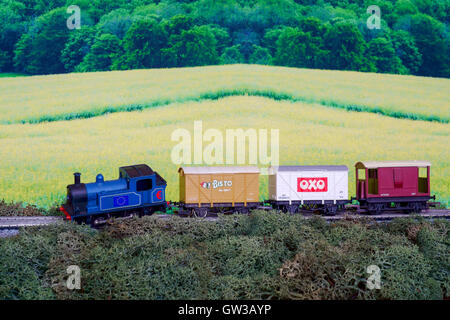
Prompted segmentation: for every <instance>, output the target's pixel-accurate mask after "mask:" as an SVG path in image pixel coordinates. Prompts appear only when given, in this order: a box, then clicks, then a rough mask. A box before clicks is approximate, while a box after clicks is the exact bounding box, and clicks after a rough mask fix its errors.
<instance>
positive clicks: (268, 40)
mask: <svg viewBox="0 0 450 320" xmlns="http://www.w3.org/2000/svg"><path fill="white" fill-rule="evenodd" d="M285 28H286V27H285V26H277V27H274V28H272V29H268V30H267V31H266V33H265V34H264V37H263V40H262V45H263V46H264V47H265V48H267V49H269V50H270V54H271V55H272V56H274V55H275V54H276V52H277V40H278V39H279V38H280V35H281V34H282V33H283V31H284V29H285Z"/></svg>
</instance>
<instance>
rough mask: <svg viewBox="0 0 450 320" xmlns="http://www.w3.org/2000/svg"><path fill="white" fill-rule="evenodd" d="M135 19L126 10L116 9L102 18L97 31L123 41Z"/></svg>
mask: <svg viewBox="0 0 450 320" xmlns="http://www.w3.org/2000/svg"><path fill="white" fill-rule="evenodd" d="M132 23H133V17H132V15H130V13H129V12H128V10H126V9H116V10H113V11H111V12H110V13H108V14H105V15H104V16H102V17H101V19H100V21H99V23H98V24H97V29H98V30H99V31H100V32H101V33H109V34H113V35H115V36H117V37H118V38H119V39H123V37H124V36H125V34H126V33H127V31H128V29H129V28H130V26H131V24H132Z"/></svg>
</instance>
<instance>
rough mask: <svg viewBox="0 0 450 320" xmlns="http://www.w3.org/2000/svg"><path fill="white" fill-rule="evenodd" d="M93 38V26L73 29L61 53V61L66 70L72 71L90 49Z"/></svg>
mask: <svg viewBox="0 0 450 320" xmlns="http://www.w3.org/2000/svg"><path fill="white" fill-rule="evenodd" d="M94 38H95V29H94V28H93V27H82V28H81V29H79V30H73V31H71V33H70V36H69V39H68V40H67V42H66V45H65V47H64V49H63V51H62V53H61V61H62V63H64V68H65V69H66V71H68V72H73V71H74V70H75V67H76V66H78V65H79V64H80V63H81V62H82V61H83V59H84V57H85V56H86V55H87V54H88V53H89V51H90V50H91V47H92V44H93V42H94Z"/></svg>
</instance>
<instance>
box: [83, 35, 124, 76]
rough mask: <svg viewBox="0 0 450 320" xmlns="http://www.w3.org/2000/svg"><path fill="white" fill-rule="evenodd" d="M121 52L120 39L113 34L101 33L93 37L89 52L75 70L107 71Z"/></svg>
mask: <svg viewBox="0 0 450 320" xmlns="http://www.w3.org/2000/svg"><path fill="white" fill-rule="evenodd" d="M122 54H123V49H122V47H121V42H120V39H119V38H118V37H117V36H115V35H113V34H108V33H105V34H102V35H100V36H98V37H96V38H95V41H94V44H93V45H92V47H91V50H90V52H89V53H88V54H87V55H86V57H85V58H84V60H83V62H82V63H81V64H80V65H79V66H78V67H77V68H76V71H82V72H86V71H107V70H111V65H112V64H113V62H114V59H116V57H117V56H120V55H122Z"/></svg>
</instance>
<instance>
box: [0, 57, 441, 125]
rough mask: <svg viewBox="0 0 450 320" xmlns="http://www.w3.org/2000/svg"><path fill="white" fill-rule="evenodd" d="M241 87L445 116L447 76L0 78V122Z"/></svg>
mask: <svg viewBox="0 0 450 320" xmlns="http://www.w3.org/2000/svg"><path fill="white" fill-rule="evenodd" d="M229 92H240V93H242V94H245V93H248V94H250V95H252V94H255V93H258V92H259V93H264V94H265V95H267V94H270V95H288V96H290V97H292V98H295V99H299V100H300V101H302V102H319V103H320V102H322V103H324V104H327V105H332V106H338V107H348V106H356V107H359V108H362V109H363V110H374V109H375V110H376V109H377V110H380V111H382V112H385V113H389V114H392V113H394V116H395V113H396V112H398V113H401V114H403V117H404V116H405V115H412V116H414V117H418V118H420V119H424V117H425V118H426V119H428V118H431V119H436V120H440V121H441V122H444V123H445V122H446V123H448V121H449V120H450V80H448V79H437V78H424V77H414V76H397V75H385V74H371V73H358V72H342V71H325V70H308V69H296V68H283V67H269V66H257V65H232V66H211V67H195V68H179V69H154V70H131V71H115V72H96V73H87V74H66V75H49V76H34V77H27V78H24V77H18V78H1V79H0V123H20V122H22V121H25V122H30V121H35V122H36V121H42V120H45V119H53V120H55V119H64V118H65V117H69V118H70V117H75V116H77V115H82V116H86V114H88V115H89V113H92V114H93V115H95V114H99V113H102V112H104V111H105V109H106V108H110V109H111V110H114V109H120V108H126V107H127V106H131V107H133V106H136V105H140V106H144V107H145V106H148V105H150V104H160V103H165V102H174V101H178V102H183V101H185V100H186V99H198V98H199V97H201V96H202V95H203V94H212V95H218V96H220V95H221V94H222V93H225V94H226V93H229Z"/></svg>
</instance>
